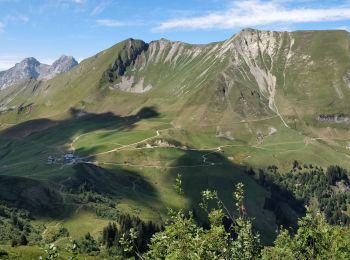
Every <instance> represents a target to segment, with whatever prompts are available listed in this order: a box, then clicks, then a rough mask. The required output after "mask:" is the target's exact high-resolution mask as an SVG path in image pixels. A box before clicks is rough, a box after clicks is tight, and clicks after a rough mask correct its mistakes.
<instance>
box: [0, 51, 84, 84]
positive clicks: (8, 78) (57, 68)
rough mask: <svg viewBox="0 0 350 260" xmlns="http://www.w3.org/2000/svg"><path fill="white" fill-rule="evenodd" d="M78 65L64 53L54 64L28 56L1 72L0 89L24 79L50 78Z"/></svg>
mask: <svg viewBox="0 0 350 260" xmlns="http://www.w3.org/2000/svg"><path fill="white" fill-rule="evenodd" d="M76 65H78V62H77V61H76V60H75V59H74V57H72V56H66V55H62V56H61V57H60V58H58V59H57V60H56V61H54V62H53V63H52V65H47V64H43V63H40V62H39V61H38V60H37V59H35V58H34V57H28V58H25V59H23V60H22V61H21V62H19V63H16V64H15V65H14V66H13V67H12V68H10V69H8V70H5V71H1V72H0V90H1V89H5V88H7V87H9V86H11V85H14V84H16V83H18V82H20V81H22V80H28V79H38V80H48V79H51V78H53V77H54V76H56V75H58V74H60V73H64V72H67V71H69V70H70V69H72V68H73V67H75V66H76Z"/></svg>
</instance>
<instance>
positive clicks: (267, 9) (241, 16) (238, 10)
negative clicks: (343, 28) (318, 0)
mask: <svg viewBox="0 0 350 260" xmlns="http://www.w3.org/2000/svg"><path fill="white" fill-rule="evenodd" d="M284 4H285V2H284V1H268V2H266V1H261V0H243V1H234V2H233V4H232V6H231V7H229V8H228V9H227V10H223V11H220V12H211V13H208V14H206V15H203V16H197V17H190V18H179V19H171V20H168V21H164V22H162V23H161V24H160V25H159V26H158V27H156V28H154V30H155V31H166V30H171V29H212V28H217V29H233V28H242V27H249V26H264V25H271V24H276V23H284V24H297V23H305V22H324V21H342V20H348V19H350V7H349V6H338V7H328V8H327V7H323V8H301V7H287V6H284Z"/></svg>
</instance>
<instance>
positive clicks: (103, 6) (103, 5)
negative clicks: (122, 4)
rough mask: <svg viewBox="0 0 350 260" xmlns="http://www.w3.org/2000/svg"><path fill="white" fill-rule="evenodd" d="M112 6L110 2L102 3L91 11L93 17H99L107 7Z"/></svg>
mask: <svg viewBox="0 0 350 260" xmlns="http://www.w3.org/2000/svg"><path fill="white" fill-rule="evenodd" d="M109 4H110V2H109V1H103V2H101V3H99V4H98V5H96V6H95V8H94V9H93V10H92V11H91V15H92V16H95V15H99V14H100V13H102V12H103V11H104V10H105V9H106V7H107V6H108V5H109Z"/></svg>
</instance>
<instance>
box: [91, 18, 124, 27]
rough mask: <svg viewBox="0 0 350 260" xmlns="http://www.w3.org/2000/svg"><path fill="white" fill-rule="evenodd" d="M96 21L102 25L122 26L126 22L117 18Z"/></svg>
mask: <svg viewBox="0 0 350 260" xmlns="http://www.w3.org/2000/svg"><path fill="white" fill-rule="evenodd" d="M96 23H97V24H98V25H101V26H106V27H121V26H124V25H125V24H124V23H122V22H120V21H117V20H110V19H100V20H96Z"/></svg>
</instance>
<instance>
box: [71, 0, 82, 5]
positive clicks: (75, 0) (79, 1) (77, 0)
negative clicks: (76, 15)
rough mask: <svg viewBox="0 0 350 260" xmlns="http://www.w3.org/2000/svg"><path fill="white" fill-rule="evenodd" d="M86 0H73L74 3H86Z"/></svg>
mask: <svg viewBox="0 0 350 260" xmlns="http://www.w3.org/2000/svg"><path fill="white" fill-rule="evenodd" d="M84 2H85V0H73V3H75V4H79V5H80V4H84Z"/></svg>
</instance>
